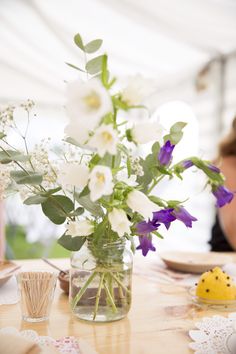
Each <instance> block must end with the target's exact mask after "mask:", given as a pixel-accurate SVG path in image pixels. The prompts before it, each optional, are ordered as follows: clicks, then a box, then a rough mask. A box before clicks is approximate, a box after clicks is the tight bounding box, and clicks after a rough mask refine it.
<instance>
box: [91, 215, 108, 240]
mask: <svg viewBox="0 0 236 354" xmlns="http://www.w3.org/2000/svg"><path fill="white" fill-rule="evenodd" d="M107 225H108V220H107V218H104V219H103V221H102V222H101V223H100V224H98V225H97V226H96V228H95V230H94V233H93V241H94V242H96V241H98V240H99V239H100V238H101V235H102V236H103V237H102V238H104V236H105V234H106V229H107Z"/></svg>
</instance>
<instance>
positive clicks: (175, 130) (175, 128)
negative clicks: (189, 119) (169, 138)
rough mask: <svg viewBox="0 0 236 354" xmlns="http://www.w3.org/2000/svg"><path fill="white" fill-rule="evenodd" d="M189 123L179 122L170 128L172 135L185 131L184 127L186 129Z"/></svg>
mask: <svg viewBox="0 0 236 354" xmlns="http://www.w3.org/2000/svg"><path fill="white" fill-rule="evenodd" d="M186 125H187V123H185V122H177V123H175V124H174V125H172V127H171V128H170V132H171V134H172V133H178V132H179V131H181V130H183V129H184V127H186Z"/></svg>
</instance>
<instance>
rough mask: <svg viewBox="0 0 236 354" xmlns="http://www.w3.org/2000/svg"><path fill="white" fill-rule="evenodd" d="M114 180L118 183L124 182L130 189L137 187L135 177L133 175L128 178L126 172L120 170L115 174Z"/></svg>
mask: <svg viewBox="0 0 236 354" xmlns="http://www.w3.org/2000/svg"><path fill="white" fill-rule="evenodd" d="M116 178H117V180H118V181H120V182H124V183H125V184H127V185H128V186H130V187H135V186H137V184H138V183H137V182H136V179H137V176H135V175H130V177H128V173H127V171H126V170H121V171H119V172H118V173H117V175H116Z"/></svg>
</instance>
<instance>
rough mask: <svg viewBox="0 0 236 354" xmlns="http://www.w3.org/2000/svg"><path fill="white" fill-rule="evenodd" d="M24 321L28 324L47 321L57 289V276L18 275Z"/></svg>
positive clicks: (40, 272)
mask: <svg viewBox="0 0 236 354" xmlns="http://www.w3.org/2000/svg"><path fill="white" fill-rule="evenodd" d="M16 278H17V284H18V292H19V295H20V306H21V312H22V319H23V320H24V321H27V322H42V321H47V320H48V318H49V313H50V309H51V305H52V300H53V296H54V291H55V287H56V281H57V275H56V274H55V273H52V272H43V271H39V272H21V273H19V274H17V276H16Z"/></svg>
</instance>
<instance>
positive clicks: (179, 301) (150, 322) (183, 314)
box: [0, 255, 236, 354]
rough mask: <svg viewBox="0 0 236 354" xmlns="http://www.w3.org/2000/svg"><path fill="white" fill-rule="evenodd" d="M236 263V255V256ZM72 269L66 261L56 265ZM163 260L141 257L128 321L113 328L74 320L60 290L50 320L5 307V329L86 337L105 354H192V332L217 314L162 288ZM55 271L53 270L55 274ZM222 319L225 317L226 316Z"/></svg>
mask: <svg viewBox="0 0 236 354" xmlns="http://www.w3.org/2000/svg"><path fill="white" fill-rule="evenodd" d="M234 258H235V261H236V255H234ZM52 262H54V263H55V264H57V265H58V266H60V267H61V268H63V269H67V268H68V266H69V261H68V260H66V259H61V260H52ZM157 262H158V260H155V259H153V260H151V261H150V260H149V259H148V258H142V259H141V257H137V259H135V262H134V276H133V303H132V308H131V311H130V313H129V314H128V316H127V318H125V319H122V320H120V321H117V322H113V323H106V324H95V323H87V322H82V321H79V320H78V319H76V318H75V317H73V315H72V314H71V313H70V309H69V306H68V298H67V296H66V295H65V294H64V293H62V291H61V290H60V289H59V287H58V286H57V289H56V293H55V299H54V302H53V307H52V312H51V316H50V320H49V321H48V322H41V323H27V322H24V321H21V315H20V309H19V306H18V305H7V306H0V328H2V327H6V326H13V327H16V328H17V329H20V330H23V329H33V330H35V331H37V332H38V334H39V335H49V336H51V337H53V338H60V337H63V336H65V335H70V336H75V337H82V338H83V339H85V340H87V342H88V343H89V344H90V345H91V346H93V347H94V348H95V349H96V350H97V352H98V353H99V354H189V353H192V351H191V350H189V349H188V343H189V342H190V339H189V337H188V330H189V329H191V328H194V323H195V322H196V321H197V320H199V318H201V317H204V316H207V315H212V314H214V313H215V312H214V311H212V310H208V311H207V312H206V311H203V310H200V309H196V308H195V307H194V305H192V304H191V302H190V299H189V297H188V293H187V291H186V288H184V287H182V286H179V285H173V284H160V283H159V282H158V281H157V279H156V276H155V275H156V273H155V265H156V264H157ZM16 263H18V264H21V265H23V266H24V269H26V270H29V269H31V270H32V269H33V268H34V267H35V268H37V269H49V268H48V267H49V266H48V265H46V264H45V263H44V262H43V261H41V260H25V261H17V262H16ZM50 269H51V268H50ZM221 315H222V312H221Z"/></svg>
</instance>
